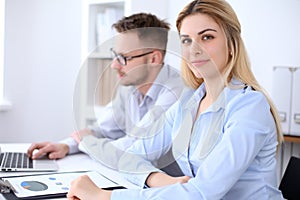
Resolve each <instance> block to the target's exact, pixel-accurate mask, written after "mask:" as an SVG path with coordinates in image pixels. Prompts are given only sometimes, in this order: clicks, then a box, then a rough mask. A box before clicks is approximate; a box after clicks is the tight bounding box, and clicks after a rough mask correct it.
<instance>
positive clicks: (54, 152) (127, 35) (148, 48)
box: [28, 13, 183, 159]
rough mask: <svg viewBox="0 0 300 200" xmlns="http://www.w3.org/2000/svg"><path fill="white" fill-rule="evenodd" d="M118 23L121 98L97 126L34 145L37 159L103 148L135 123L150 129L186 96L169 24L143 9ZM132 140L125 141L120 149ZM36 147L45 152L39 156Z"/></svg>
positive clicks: (114, 50) (116, 60)
mask: <svg viewBox="0 0 300 200" xmlns="http://www.w3.org/2000/svg"><path fill="white" fill-rule="evenodd" d="M113 28H115V29H116V30H117V32H118V33H120V34H118V35H117V36H116V37H115V39H114V47H113V48H112V49H111V52H112V55H113V58H114V59H113V61H112V64H111V67H112V68H113V69H114V70H116V72H117V76H118V78H119V83H120V86H119V88H118V91H117V93H116V97H115V99H114V100H113V101H112V102H111V103H110V104H108V105H107V106H106V107H105V111H104V112H103V114H102V115H101V117H99V119H98V120H97V123H96V124H95V126H94V127H92V128H86V129H84V130H80V131H76V132H74V133H73V134H72V137H70V138H67V139H65V140H63V141H61V142H59V143H50V142H41V143H34V144H32V145H31V147H30V148H29V149H28V155H30V156H32V158H33V159H35V158H38V157H39V156H41V155H43V154H48V157H49V158H50V159H59V158H63V157H65V156H66V155H67V154H73V153H76V152H79V151H80V150H82V151H85V152H86V153H88V154H90V153H91V154H97V152H100V153H101V151H105V148H104V144H105V142H109V141H111V140H117V139H119V138H124V136H127V137H128V134H129V133H130V132H131V131H132V130H133V128H135V127H139V128H147V127H148V126H149V125H150V124H151V123H152V122H153V121H155V120H156V119H158V118H159V117H160V116H161V115H162V114H163V113H164V112H165V111H166V110H167V109H168V108H169V107H170V106H171V105H172V104H173V103H174V102H175V101H176V100H177V99H178V97H179V96H180V93H181V91H182V89H183V83H182V81H181V77H180V74H179V73H178V72H177V71H176V70H174V69H173V68H172V67H170V66H168V65H166V64H164V57H165V53H166V46H167V41H168V31H169V24H168V23H166V22H164V21H163V20H159V19H158V18H157V17H156V16H154V15H152V14H145V13H139V14H134V15H131V16H129V17H124V18H122V19H121V20H119V21H118V22H117V23H115V24H113ZM139 130H142V129H139ZM141 134H142V133H141ZM137 135H138V133H137ZM134 137H136V135H135V136H134ZM99 138H100V139H99ZM97 139H99V140H97ZM123 141H124V140H123ZM128 145H131V143H130V142H128V141H127V140H125V142H121V143H120V149H126V148H127V147H128ZM91 146H92V147H93V148H92V147H91ZM35 149H38V150H39V151H38V152H37V153H35V154H34V155H33V151H34V150H35ZM79 149H80V150H79ZM93 157H97V155H93Z"/></svg>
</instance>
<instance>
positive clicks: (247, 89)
mask: <svg viewBox="0 0 300 200" xmlns="http://www.w3.org/2000/svg"><path fill="white" fill-rule="evenodd" d="M225 96H226V101H227V105H228V106H230V107H236V108H242V107H245V106H247V107H248V108H249V106H251V105H252V107H256V108H257V109H261V108H266V107H269V103H268V100H267V98H266V96H265V94H263V93H262V92H261V91H256V90H254V89H253V88H252V87H251V86H249V85H245V86H244V87H242V88H239V89H236V88H232V87H226V88H225Z"/></svg>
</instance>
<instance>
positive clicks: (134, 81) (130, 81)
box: [111, 32, 152, 86]
mask: <svg viewBox="0 0 300 200" xmlns="http://www.w3.org/2000/svg"><path fill="white" fill-rule="evenodd" d="M113 51H114V52H115V53H116V54H118V55H121V56H123V57H124V58H125V59H126V65H124V63H123V65H122V64H121V63H119V61H118V60H117V59H116V58H115V59H114V60H113V62H112V65H111V67H112V68H113V69H115V70H116V71H117V76H118V78H119V80H120V83H121V84H122V85H125V86H129V85H134V86H141V85H143V84H144V83H146V82H147V80H148V76H149V74H150V73H149V70H151V68H150V66H149V64H150V63H151V56H152V53H151V52H152V50H151V49H147V47H145V46H143V45H142V44H141V41H140V39H139V38H138V36H137V33H136V32H128V33H121V34H119V35H118V36H117V37H116V39H115V44H114V48H113ZM130 57H134V58H130Z"/></svg>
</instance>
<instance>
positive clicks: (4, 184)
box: [0, 179, 16, 194]
mask: <svg viewBox="0 0 300 200" xmlns="http://www.w3.org/2000/svg"><path fill="white" fill-rule="evenodd" d="M10 191H13V192H15V193H16V190H15V188H13V186H12V185H11V184H10V183H9V182H8V181H3V180H2V179H0V193H4V194H5V193H10Z"/></svg>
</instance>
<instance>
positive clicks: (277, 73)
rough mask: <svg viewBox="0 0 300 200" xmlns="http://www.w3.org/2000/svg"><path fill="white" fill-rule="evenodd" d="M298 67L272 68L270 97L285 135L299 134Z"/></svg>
mask: <svg viewBox="0 0 300 200" xmlns="http://www.w3.org/2000/svg"><path fill="white" fill-rule="evenodd" d="M299 91H300V67H281V66H276V67H274V68H273V92H272V98H273V101H274V103H275V106H276V108H277V110H278V113H279V117H280V120H281V125H282V131H283V134H285V135H294V136H300V94H299Z"/></svg>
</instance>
